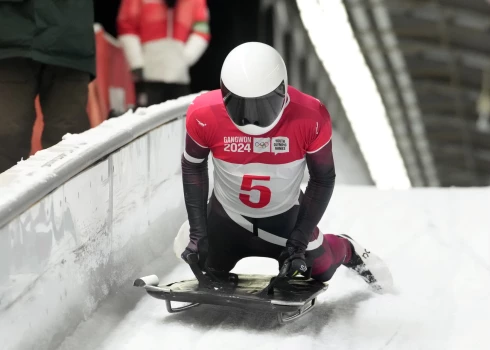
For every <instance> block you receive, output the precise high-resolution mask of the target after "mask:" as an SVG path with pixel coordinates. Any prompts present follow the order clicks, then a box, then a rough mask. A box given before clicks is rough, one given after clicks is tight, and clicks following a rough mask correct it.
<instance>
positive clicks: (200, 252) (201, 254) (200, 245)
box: [180, 237, 208, 269]
mask: <svg viewBox="0 0 490 350" xmlns="http://www.w3.org/2000/svg"><path fill="white" fill-rule="evenodd" d="M207 241H208V240H207V238H206V237H203V238H201V239H199V240H197V242H195V241H193V240H191V241H190V242H189V244H188V245H187V247H186V248H185V249H184V251H183V252H182V254H181V255H180V257H181V258H182V260H184V261H185V262H186V263H188V264H190V263H191V261H189V259H188V257H189V255H190V254H196V255H197V257H198V260H199V261H198V263H199V267H200V268H201V269H204V263H205V261H206V256H207V252H208V243H207Z"/></svg>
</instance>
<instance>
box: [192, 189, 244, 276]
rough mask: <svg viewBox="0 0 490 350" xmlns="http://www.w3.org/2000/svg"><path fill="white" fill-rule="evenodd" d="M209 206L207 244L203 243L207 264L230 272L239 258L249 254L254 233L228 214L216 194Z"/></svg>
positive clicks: (213, 268)
mask: <svg viewBox="0 0 490 350" xmlns="http://www.w3.org/2000/svg"><path fill="white" fill-rule="evenodd" d="M208 206H209V210H208V220H207V231H208V235H207V242H206V243H207V244H203V246H206V247H205V250H206V255H207V256H206V264H205V266H206V268H209V269H212V270H215V271H221V272H229V271H231V270H232V269H233V268H234V267H235V265H236V263H237V262H238V261H239V260H241V259H243V258H244V257H246V256H248V252H247V247H248V245H249V240H250V239H251V238H252V234H251V233H250V232H249V231H247V230H246V229H244V228H243V227H241V226H240V225H238V224H237V223H236V222H235V221H233V220H232V219H231V218H230V217H229V216H228V214H227V212H226V211H225V210H224V208H223V206H222V205H221V203H219V202H218V200H217V199H216V197H215V196H214V194H213V195H212V196H211V199H210V200H209V204H208ZM199 250H200V251H201V247H200V248H199Z"/></svg>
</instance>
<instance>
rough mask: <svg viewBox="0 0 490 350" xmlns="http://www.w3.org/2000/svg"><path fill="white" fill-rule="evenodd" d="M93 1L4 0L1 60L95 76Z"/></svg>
mask: <svg viewBox="0 0 490 350" xmlns="http://www.w3.org/2000/svg"><path fill="white" fill-rule="evenodd" d="M93 6H94V5H93V0H0V59H5V58H12V57H28V58H31V59H33V60H35V61H38V62H41V63H45V64H50V65H56V66H63V67H68V68H72V69H77V70H81V71H84V72H88V73H90V74H91V75H92V78H93V77H94V76H95V34H94V26H93V25H94V24H93V23H94V10H93Z"/></svg>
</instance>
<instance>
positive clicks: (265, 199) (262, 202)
mask: <svg viewBox="0 0 490 350" xmlns="http://www.w3.org/2000/svg"><path fill="white" fill-rule="evenodd" d="M254 180H256V181H270V180H271V177H270V176H259V175H244V176H243V181H242V186H241V187H240V189H241V190H242V191H248V192H250V191H252V190H256V191H259V193H260V195H259V201H258V202H257V203H255V202H252V201H251V200H250V194H245V193H240V195H239V196H238V198H240V200H241V201H242V203H243V204H245V205H246V206H248V207H251V208H255V209H259V208H263V207H265V206H266V205H267V204H269V203H270V201H271V195H272V193H271V190H270V188H268V187H265V186H259V185H255V186H254V185H253V181H254Z"/></svg>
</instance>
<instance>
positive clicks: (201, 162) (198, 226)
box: [181, 134, 209, 252]
mask: <svg viewBox="0 0 490 350" xmlns="http://www.w3.org/2000/svg"><path fill="white" fill-rule="evenodd" d="M208 155H209V148H206V147H202V146H201V145H199V144H197V143H196V142H195V141H194V140H193V139H192V138H191V137H190V136H189V134H187V135H186V139H185V151H184V154H183V155H182V162H181V164H182V182H183V186H184V200H185V206H186V209H187V216H188V220H189V226H190V235H189V238H190V242H189V245H188V246H187V248H188V249H190V250H191V251H193V252H197V251H198V249H197V248H198V246H197V244H198V242H199V240H200V239H201V238H203V237H205V236H206V235H207V230H206V226H207V201H208V191H209V177H208Z"/></svg>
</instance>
